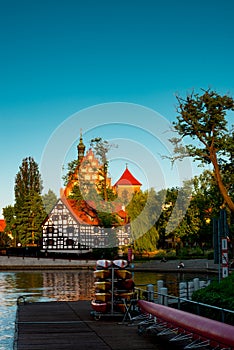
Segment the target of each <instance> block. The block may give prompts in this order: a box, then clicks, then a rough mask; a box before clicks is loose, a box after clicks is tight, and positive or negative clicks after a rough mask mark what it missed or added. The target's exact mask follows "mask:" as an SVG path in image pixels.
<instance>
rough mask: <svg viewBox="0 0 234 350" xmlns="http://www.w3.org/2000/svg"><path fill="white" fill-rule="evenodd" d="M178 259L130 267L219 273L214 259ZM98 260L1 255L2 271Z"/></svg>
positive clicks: (88, 265)
mask: <svg viewBox="0 0 234 350" xmlns="http://www.w3.org/2000/svg"><path fill="white" fill-rule="evenodd" d="M177 263H178V261H176V260H175V261H170V262H169V261H168V262H167V263H160V261H155V260H150V261H148V262H135V263H134V264H132V265H131V266H129V267H128V270H130V271H132V272H134V271H136V272H137V271H139V272H142V271H143V272H147V271H149V272H171V273H217V272H218V268H219V267H218V265H217V264H214V263H213V261H210V260H209V261H208V260H207V261H206V260H205V261H204V259H202V260H199V259H193V260H187V261H186V265H187V267H185V268H183V269H178V268H177ZM95 265H96V260H85V259H83V260H82V259H81V260H69V259H66V260H65V259H64V260H62V259H51V260H50V259H45V258H32V257H4V256H0V271H33V270H81V269H87V270H94V269H95Z"/></svg>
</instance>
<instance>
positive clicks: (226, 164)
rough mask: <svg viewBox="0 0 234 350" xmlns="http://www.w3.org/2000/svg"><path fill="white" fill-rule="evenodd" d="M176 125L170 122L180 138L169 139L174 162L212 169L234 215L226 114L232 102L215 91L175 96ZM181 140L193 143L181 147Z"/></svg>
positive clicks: (233, 145)
mask: <svg viewBox="0 0 234 350" xmlns="http://www.w3.org/2000/svg"><path fill="white" fill-rule="evenodd" d="M177 102H178V106H177V112H178V113H179V115H178V116H177V122H174V123H173V126H174V129H175V130H176V131H177V133H178V134H179V136H180V137H179V138H173V139H171V142H172V143H173V144H174V146H175V147H174V152H175V156H174V157H173V158H172V160H173V161H175V160H176V159H178V158H180V159H181V158H183V157H193V159H194V160H196V161H199V162H200V163H202V164H210V165H212V166H213V175H214V178H215V181H216V183H217V186H218V188H219V191H220V193H221V195H222V197H223V200H224V203H225V204H226V205H227V206H228V207H229V208H230V210H231V212H232V213H234V200H233V192H231V190H232V185H231V184H233V155H234V142H233V141H234V133H233V129H231V130H229V129H228V122H227V113H228V112H229V113H231V112H232V111H234V100H233V98H232V97H229V96H227V95H223V96H221V95H219V94H218V93H217V92H215V91H211V90H209V89H208V90H202V94H201V95H199V94H197V93H194V92H193V93H192V94H190V95H187V97H186V98H185V99H184V98H182V97H179V96H178V97H177ZM182 139H184V140H185V141H187V140H192V141H193V143H190V144H187V145H185V146H183V145H182V143H181V141H182Z"/></svg>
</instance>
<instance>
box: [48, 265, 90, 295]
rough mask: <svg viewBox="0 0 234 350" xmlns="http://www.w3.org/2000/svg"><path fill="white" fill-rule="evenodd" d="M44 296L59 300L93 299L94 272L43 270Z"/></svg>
mask: <svg viewBox="0 0 234 350" xmlns="http://www.w3.org/2000/svg"><path fill="white" fill-rule="evenodd" d="M42 276H43V296H44V297H46V298H48V297H50V298H56V300H57V301H76V300H91V299H92V296H93V285H94V278H93V272H92V271H88V270H80V271H58V272H55V271H51V272H43V273H42Z"/></svg>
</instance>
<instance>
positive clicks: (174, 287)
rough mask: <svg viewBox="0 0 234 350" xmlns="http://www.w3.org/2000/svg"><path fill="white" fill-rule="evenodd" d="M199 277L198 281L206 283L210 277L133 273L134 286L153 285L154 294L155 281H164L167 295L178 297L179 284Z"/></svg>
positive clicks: (187, 274) (184, 274)
mask: <svg viewBox="0 0 234 350" xmlns="http://www.w3.org/2000/svg"><path fill="white" fill-rule="evenodd" d="M196 277H199V279H200V280H203V281H207V279H210V278H211V276H207V275H205V274H204V275H203V274H199V275H197V274H192V273H159V272H148V271H147V272H135V273H134V282H135V284H136V285H140V284H154V285H155V288H154V290H155V292H157V281H158V280H162V281H164V286H165V287H167V288H168V294H170V295H174V296H178V294H179V291H178V286H179V283H180V282H185V281H192V280H193V279H194V278H196Z"/></svg>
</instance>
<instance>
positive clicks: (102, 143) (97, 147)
mask: <svg viewBox="0 0 234 350" xmlns="http://www.w3.org/2000/svg"><path fill="white" fill-rule="evenodd" d="M90 146H91V147H92V148H93V149H94V152H95V155H96V157H97V158H98V160H99V162H100V164H101V167H100V168H99V169H97V170H98V172H99V176H100V178H101V180H100V181H99V182H98V183H97V187H98V191H99V192H100V193H101V195H102V196H103V199H104V201H106V202H107V201H108V200H113V198H114V197H115V196H114V194H113V191H112V190H111V189H110V188H109V189H108V186H107V178H108V164H109V163H108V159H107V154H108V152H109V151H110V150H111V148H112V147H114V145H112V144H110V143H109V142H108V141H106V140H103V139H102V138H101V137H96V138H95V139H92V140H91V142H90Z"/></svg>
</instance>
